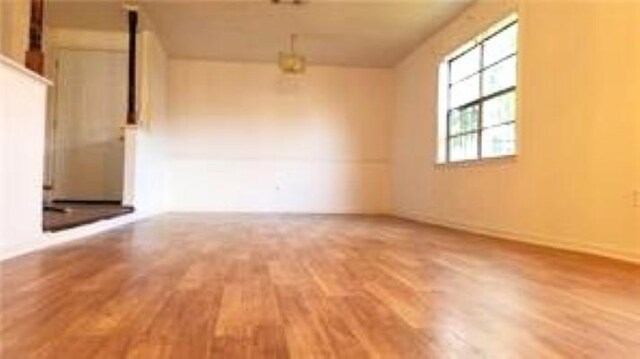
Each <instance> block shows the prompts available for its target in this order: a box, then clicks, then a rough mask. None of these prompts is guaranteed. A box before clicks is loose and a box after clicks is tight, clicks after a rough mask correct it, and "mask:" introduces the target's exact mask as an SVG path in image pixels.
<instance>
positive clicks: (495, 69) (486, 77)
mask: <svg viewBox="0 0 640 359" xmlns="http://www.w3.org/2000/svg"><path fill="white" fill-rule="evenodd" d="M515 84H516V58H515V57H511V58H509V59H507V60H505V61H502V62H500V63H499V64H497V65H495V66H491V67H490V68H488V69H486V70H484V74H483V76H482V93H483V95H490V94H492V93H494V92H496V91H500V90H503V89H505V88H507V87H509V86H515Z"/></svg>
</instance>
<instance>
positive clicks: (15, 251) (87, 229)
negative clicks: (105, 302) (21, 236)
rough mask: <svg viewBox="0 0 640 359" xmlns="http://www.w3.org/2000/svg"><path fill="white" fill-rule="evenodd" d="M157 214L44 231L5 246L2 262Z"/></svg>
mask: <svg viewBox="0 0 640 359" xmlns="http://www.w3.org/2000/svg"><path fill="white" fill-rule="evenodd" d="M155 214H156V213H152V212H140V213H137V212H133V213H130V214H126V215H123V216H120V217H115V218H112V219H108V220H103V221H99V222H94V223H90V224H86V225H82V226H78V227H75V228H71V229H67V230H61V231H58V232H47V233H42V234H41V236H40V237H39V238H36V239H34V240H33V241H31V242H29V243H25V244H23V245H21V246H20V247H18V248H15V247H14V248H3V250H2V252H1V253H0V262H1V261H4V260H8V259H11V258H15V257H19V256H22V255H25V254H29V253H32V252H36V251H40V250H44V249H47V248H51V247H55V246H58V245H61V244H65V243H68V242H73V241H76V240H80V239H84V238H87V237H90V236H93V235H96V234H99V233H102V232H106V231H109V230H112V229H115V228H118V227H121V226H124V225H127V224H130V223H133V222H137V221H141V220H143V219H146V218H148V217H151V216H153V215H155Z"/></svg>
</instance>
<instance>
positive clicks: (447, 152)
mask: <svg viewBox="0 0 640 359" xmlns="http://www.w3.org/2000/svg"><path fill="white" fill-rule="evenodd" d="M447 66H448V67H449V69H448V70H449V71H447V84H449V86H448V87H447V135H446V136H447V137H446V141H447V143H446V144H445V146H444V154H445V157H444V158H445V162H447V163H448V162H450V161H451V155H450V154H451V143H450V141H449V137H450V136H451V112H452V111H451V110H449V107H450V106H451V85H450V84H451V61H449V62H448V64H447Z"/></svg>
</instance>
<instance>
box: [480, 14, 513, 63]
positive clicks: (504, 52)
mask: <svg viewBox="0 0 640 359" xmlns="http://www.w3.org/2000/svg"><path fill="white" fill-rule="evenodd" d="M517 37H518V24H517V23H516V24H513V25H511V26H509V27H508V28H506V29H505V30H503V31H502V32H499V33H498V34H496V35H494V36H493V37H491V38H489V39H488V40H487V41H486V42H485V43H484V54H483V57H482V66H485V67H486V66H489V65H491V64H493V63H495V62H497V61H499V60H501V59H503V58H505V57H506V56H509V55H513V54H515V52H516V42H517Z"/></svg>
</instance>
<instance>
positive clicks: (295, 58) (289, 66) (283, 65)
mask: <svg viewBox="0 0 640 359" xmlns="http://www.w3.org/2000/svg"><path fill="white" fill-rule="evenodd" d="M297 40H298V35H296V34H292V35H291V44H290V46H291V48H290V51H289V52H280V55H279V57H278V66H280V70H282V72H283V73H285V74H290V75H298V74H303V73H304V71H305V70H306V67H307V60H306V59H305V57H304V56H302V55H299V54H298V53H296V41H297Z"/></svg>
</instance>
